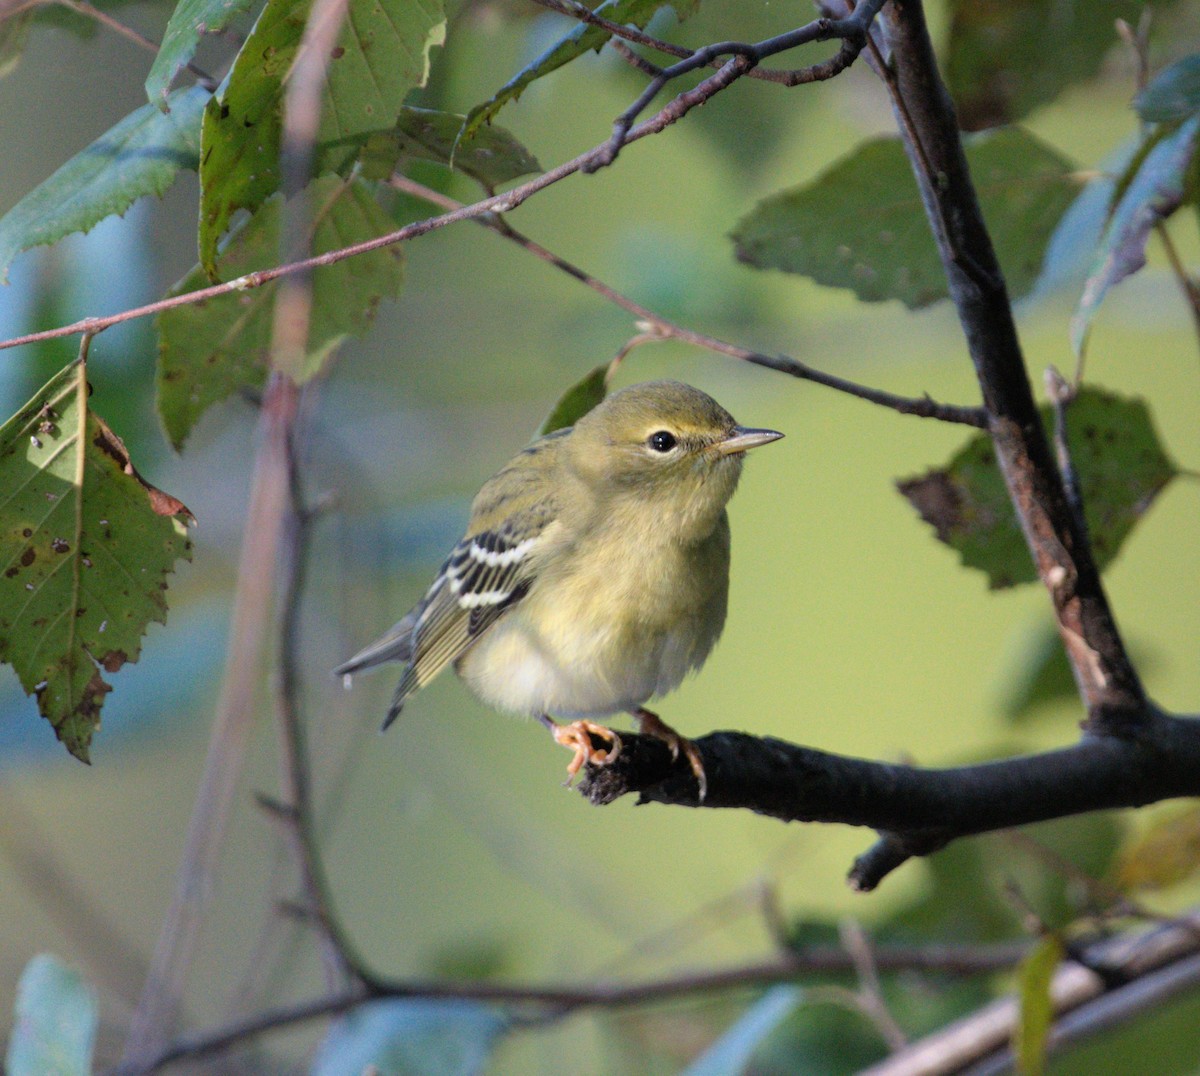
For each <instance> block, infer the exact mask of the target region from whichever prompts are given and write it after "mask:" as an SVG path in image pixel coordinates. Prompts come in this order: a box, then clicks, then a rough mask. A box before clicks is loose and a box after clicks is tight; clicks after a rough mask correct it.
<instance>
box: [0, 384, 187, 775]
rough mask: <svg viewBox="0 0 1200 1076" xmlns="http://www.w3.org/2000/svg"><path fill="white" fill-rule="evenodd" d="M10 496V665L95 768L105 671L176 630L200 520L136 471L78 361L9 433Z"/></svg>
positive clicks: (0, 541) (0, 519)
mask: <svg viewBox="0 0 1200 1076" xmlns="http://www.w3.org/2000/svg"><path fill="white" fill-rule="evenodd" d="M0 490H3V491H5V492H4V493H3V494H0V660H2V661H6V662H8V663H9V664H10V665H12V666H13V668H14V669H15V670H16V672H17V676H18V677H19V679H20V681H21V686H22V687H23V688H24V689H25V692H26V694H31V695H36V696H37V700H38V709H39V710H40V712H41V714H42V716H43V717H45V718H46V720H48V721H49V722H50V724H51V725H53V726H54V731H55V733H56V734H57V736H58V738H59V739H60V740H61V741H62V742H63V744H64V745H65V746H66V748H67V750H68V751H70V752H71V754H73V755H75V756H76V757H77V758H79V759H82V760H83V761H85V762H86V761H87V759H88V745H89V744H90V742H91V738H92V733H93V732H94V731H95V729H96V728H97V727H98V726H99V724H100V708H101V706H102V705H103V702H104V696H105V694H107V693H108V692H109V691H110V690H112V689H111V687H110V685H109V684H108V683H107V682H106V681H105V679H104V677H103V676H102V675H101V670H103V671H105V672H109V673H114V672H116V671H117V670H118V669H119V668H120V667H121V666H122V665H124V664H125V663H126V662H127V661H136V660H137V658H138V654H139V653H140V652H141V640H142V636H143V635H144V634H145V632H146V628H147V627H148V626H149V624H150V622H151V621H158V622H159V623H164V622H165V621H166V616H167V602H166V597H165V591H166V589H167V583H166V577H167V575H168V574H169V573H170V572H171V571H173V569H174V566H175V562H176V561H177V560H178V559H179V558H181V557H183V558H185V559H189V558H190V556H191V543H190V542H189V541H188V537H187V524H188V522H190V521H191V513H190V512H188V510H187V509H186V508H185V507H184V506H183V505H182V504H181V503H180V502H179V501H177V500H176V499H175V498H174V497H171V496H169V495H168V494H166V493H163V492H162V490H159V489H156V488H155V487H154V486H152V485H150V484H149V483H148V482H146V481H145V480H144V479H143V478H142V477H141V476H140V475H139V474H138V473H137V470H136V469H135V468H134V466H133V463H132V462H131V461H130V459H129V454H128V453H127V452H126V451H125V446H124V444H122V442H121V439H120V438H119V437H117V435H116V434H115V433H113V432H112V430H110V429H109V428H108V426H107V425H106V424H105V422H104V420H103V419H101V418H100V417H99V416H98V415H97V414H96V413H95V412H93V411H92V410H91V408H90V407H89V404H88V385H87V378H86V372H85V368H84V366H83V364H82V363H81V362H79V361H76V362H74V363H72V364H71V365H69V366H67V367H66V368H65V369H63V370H62V371H60V372H59V373H58V374H57V375H56V376H55V377H53V378H52V379H51V380H50V381H49V382H48V383H47V384H46V385H45V386H43V387H42V389H41V390H40V391H39V392H38V393H37V395H35V396H34V398H33V399H32V400H30V401H29V403H28V404H26V405H25V407H24V408H22V409H21V410H20V411H19V412H18V413H17V414H16V415H15V416H13V418H11V419H9V421H8V422H6V423H5V424H4V426H3V427H0Z"/></svg>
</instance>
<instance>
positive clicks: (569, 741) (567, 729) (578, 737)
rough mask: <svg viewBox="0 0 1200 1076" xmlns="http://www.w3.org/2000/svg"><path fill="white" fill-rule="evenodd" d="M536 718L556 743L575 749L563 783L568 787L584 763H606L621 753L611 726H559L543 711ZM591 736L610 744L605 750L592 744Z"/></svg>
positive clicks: (575, 723) (590, 723)
mask: <svg viewBox="0 0 1200 1076" xmlns="http://www.w3.org/2000/svg"><path fill="white" fill-rule="evenodd" d="M539 720H540V721H541V723H542V724H543V725H545V726H546V728H548V729H549V730H550V735H551V736H553V737H554V742H555V743H559V744H562V746H563V747H569V748H570V749H571V750H572V751H574V752H575V757H574V758H573V759H571V761H570V763H569V764H568V765H567V779H566V781H565V782H564V784H565V786H566V787H567V788H570V787H571V782H572V781H573V780H574V779H575V775H576V774H577V773H578V772H579V771H580V770H581V769H583V766H584V763H589V764H591V765H593V766H608V765H610V764H611V763H613V762H616V760H617V757H618V756H619V755H620V754H621V737H620V736H618V735H617V734H616V733H615V732H613V730H612V729H610V728H605V727H604V726H603V725H597V724H596V723H595V722H594V721H572V722H571V723H570V724H569V725H560V724H559V723H558V722H557V721H555V720H554V719H553V718H552V717H549V716H548V715H546V714H542V715H541V716H540V717H539ZM593 736H598V737H599V738H600V739H602V740H607V741H608V742H609V744H610V745H611V746H609V747H608V748H607V749H605V748H599V747H596V746H594V745H593V744H592V737H593Z"/></svg>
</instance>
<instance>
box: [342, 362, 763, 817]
mask: <svg viewBox="0 0 1200 1076" xmlns="http://www.w3.org/2000/svg"><path fill="white" fill-rule="evenodd" d="M782 436H783V434H781V433H779V432H777V431H775V430H762V429H747V428H746V427H744V426H739V425H738V424H737V423H736V422H734V420H733V417H732V416H731V415H730V414H729V412H728V411H726V410H725V409H724V408H723V407H721V405H720V404H718V403H717V402H716V400H714V399H712V397H710V396H708V395H706V394H705V393H703V392H701V391H700V390H699V389H695V388H692V387H691V386H690V385H685V384H682V383H681V382H679V381H649V382H645V383H644V384H640V385H633V386H631V387H630V388H627V389H623V390H622V391H620V392H616V393H614V394H613V395H611V396H609V397H608V398H607V399H605V400H604V401H603V402H601V403H600V404H598V405H597V406H596V407H595V408H594V409H593V410H591V411H590V412H588V413H587V414H586V415H584V416H583V417H582V418H581V419H580V420H579V421H578V422H577V423H576V424H575V425H574V426H573V427H571V428H569V429H564V430H558V431H556V432H554V433H551V434H549V435H547V436H545V437H542V438H540V439H539V440H537V441H534V442H533V444H531V445H530V446H529V447H528V448H526V449H524V450H523V451H522V452H521V453H519V454H518V455H517V456H516V457H514V458H513V459H512V460H510V461H509V463H508V464H507V465H506V466H505V467H504V468H502V469H501V470H500V471H499V472H498V473H497V474H496V475H494V476H493V477H492V478H490V479H489V480H488V481H487V482H486V483H485V484H484V486H483V488H482V489H481V490H480V491H479V494H478V496H476V498H475V501H474V503H473V504H472V505H471V520H470V523H469V524H468V526H467V531H466V534H465V535H464V536H463V538H462V540H461V541H460V542H459V543H458V544H457V545H456V546H455V547H454V549H453V550H452V551H451V553H450V556H449V557H447V558H446V562H445V563H444V564H443V565H442V568H441V571H439V572H438V575H437V578H436V579H434V581H433V583H432V585H431V586H430V587H429V589H428V591H426V593H425V596H424V597H423V598H422V599H421V600H420V601H419V602H418V603H417V604H416V606H415V607H414V608H413V609H412V611H411V612H410V613H409V614H408V615H407V616H406V617H404V619H403V620H401V621H400V622H399V623H398V624H396V625H395V626H394V627H393V628H392V629H391V630H390V631H389V632H388V633H387V634H386V635H384V636H383V637H382V638H380V639H379V640H377V641H376V642H374V643H372V644H371V645H370V646H368V647H367V648H366V649H365V650H363V651H362V652H361V653H358V654H356V655H355V656H354V657H352V658H351V659H350V660H349V661H347V662H345V663H344V664H343V665H341V666H339V667H338V668H337V669H336V670H335V672H336V673H338V674H339V675H343V676H347V675H349V674H350V673H353V672H356V671H357V670H359V669H365V668H368V667H370V666H372V665H378V664H380V663H382V662H385V661H399V662H403V663H404V665H405V669H404V673H403V675H402V676H401V678H400V685H399V686H398V687H397V688H396V694H395V696H394V697H393V699H392V704H391V707H390V709H389V710H388V713H387V718H386V719H385V721H384V725H383V727H384V728H387V726H388V725H390V724H391V723H392V722H393V721H394V720H395V719H396V717H397V715H399V713H400V710H401V708H402V707H403V706H404V704H405V702H407V701H408V698H409V696H410V695H412V694H413V693H414V692H415V691H417V689H418V688H421V687H423V686H424V685H425V684H427V683H428V682H429V681H430V680H432V679H433V677H435V676H436V675H437V674H438V673H439V672H441V670H442V669H443V668H445V667H446V666H447V665H449V664H450V663H452V662H453V664H454V668H455V671H456V672H457V673H458V675H459V676H460V677H462V679H463V680H464V681H466V684H467V686H468V687H469V688H470V689H471V691H472V692H474V694H475V695H477V696H478V697H479V698H480V699H481V700H482V701H483V702H485V703H487V704H488V705H489V706H492V707H494V708H495V709H497V710H504V711H509V712H511V713H517V714H529V715H532V716H533V717H536V718H538V719H539V720H541V721H542V723H543V724H545V725H546V726H547V727H548V728H549V729H550V730H551V732H552V733H553V735H554V738H555V740H556V741H558V742H559V743H561V744H563V745H565V746H568V747H571V748H573V749H574V750H575V757H574V759H573V760H572V762H571V764H570V766H568V767H567V770H568V773H569V775H570V776H572V777H573V776H574V775H575V773H577V772H578V770H579V768H580V767H581V766H582V765H583V764H584V762H585V761H586V762H591V763H593V764H604V763H609V762H612V761H613V760H614V759H615V758H616V757H617V755H618V754H619V752H620V749H621V741H620V738H619V737H618V736H617V734H616V733H615V732H613V731H612V730H610V729H607V728H605V727H604V726H601V725H596V724H594V723H593V721H592V719H594V718H600V717H605V716H608V715H611V714H616V713H620V712H628V713H630V714H632V715H633V716H634V717H635V718H637V720H638V723H639V727H640V728H641V730H642V732H643V733H646V734H649V735H653V736H657V737H659V738H661V739H664V740H665V741H666V742H667V743H668V744H669V746H670V747H671V750H672V753H673V754H676V755H677V754H678V752H679V751H680V750H681V749H682V750H683V751H684V752H685V754H686V756H687V758H688V759H689V761H690V762H691V765H692V769H693V771H694V772H695V774H696V778H697V781H698V783H699V786H700V796H701V798H703V796H704V792H705V788H706V782H705V779H704V768H703V765H702V764H701V761H700V756H699V753H698V752H697V751H696V749H695V747H694V746H693V745H692V744H691V743H690V742H689V741H687V740H685V739H684V738H683V737H681V736H679V735H678V734H677V733H675V732H674V730H672V729H670V728H669V727H668V726H667V725H666V724H665V723H663V722H662V721H661V720H659V718H658V717H657V715H655V714H653V713H651V712H650V711H649V710H647V709H645V708H644V705H643V704H644V703H645V702H646V701H647V700H648V699H649V698H650V697H651V696H654V695H664V694H666V693H667V692H669V691H672V690H674V689H675V688H676V687H678V686H679V684H680V682H681V681H682V680H683V678H684V676H686V675H687V673H688V672H690V671H691V670H693V669H697V668H699V667H700V666H701V665H702V664H703V663H704V660H705V659H706V658H707V657H708V654H709V652H710V651H711V650H712V648H713V644H714V643H716V641H717V638H718V636H720V634H721V629H722V627H723V626H724V624H725V610H726V604H727V597H728V593H729V518H728V516H727V514H726V511H725V506H726V505H727V504H728V503H729V499H730V497H732V496H733V492H734V489H735V488H736V487H737V482H738V477H739V476H740V475H741V472H742V461H743V454H744V453H745V452H746V450H747V449H751V448H755V447H757V446H758V445H765V444H768V443H769V442H771V441H775V440H777V439H778V438H780V437H782ZM552 714H554V715H557V716H559V717H566V718H572V719H575V720H574V721H573V722H572V723H571V724H569V725H566V726H561V725H559V724H558V723H557V722H555V721H554V720H553V719H552V717H551V716H550V715H552ZM593 734H594V735H595V736H597V737H598V738H599V739H601V740H603V741H606V742H607V743H608V745H609V746H608V747H607V748H605V749H597V748H596V747H595V746H594V745H593V741H592V735H593ZM569 779H570V778H568V780H569Z"/></svg>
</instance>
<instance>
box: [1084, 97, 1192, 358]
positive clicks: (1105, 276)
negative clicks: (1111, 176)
mask: <svg viewBox="0 0 1200 1076" xmlns="http://www.w3.org/2000/svg"><path fill="white" fill-rule="evenodd" d="M1198 135H1200V116H1193V117H1192V118H1191V119H1189V120H1187V121H1186V122H1184V123H1183V124H1181V125H1180V126H1179V128H1178V129H1177V130H1176V131H1174V132H1173V133H1171V134H1169V135H1163V134H1162V132H1161V131H1154V132H1151V133H1150V134H1149V135H1148V136H1147V137H1148V139H1150V140H1152V141H1153V143H1154V144H1153V146H1152V148H1151V149H1150V150H1149V152H1147V153H1145V154H1137V155H1135V156H1134V159H1133V161H1132V162H1131V163H1130V166H1129V169H1128V170H1127V171H1126V173H1125V174H1124V175H1123V176H1121V177H1120V178H1119V179H1118V182H1117V192H1118V201H1117V203H1116V205H1115V206H1114V207H1113V211H1112V215H1111V217H1110V218H1109V222H1108V227H1107V228H1106V229H1105V231H1104V236H1103V238H1102V239H1101V241H1100V247H1099V249H1098V251H1097V252H1096V257H1095V260H1094V262H1093V264H1092V271H1091V274H1090V275H1089V276H1088V279H1087V283H1085V284H1084V286H1083V294H1082V295H1081V296H1080V298H1079V305H1078V306H1077V307H1076V309H1075V314H1074V316H1073V317H1072V318H1071V346H1072V347H1073V348H1074V349H1075V354H1076V355H1079V354H1080V353H1081V352H1082V351H1083V348H1084V346H1085V345H1086V343H1087V336H1088V331H1089V329H1090V328H1091V324H1092V320H1093V318H1094V317H1095V316H1096V311H1097V310H1099V308H1100V304H1101V303H1102V302H1103V301H1104V297H1105V296H1106V295H1107V294H1108V291H1109V289H1110V288H1112V287H1113V286H1114V285H1116V284H1119V283H1120V282H1121V281H1122V280H1124V279H1125V278H1126V277H1128V276H1130V275H1131V274H1133V273H1136V272H1137V271H1138V270H1139V269H1141V267H1142V266H1143V265H1145V264H1146V242H1147V240H1148V239H1149V237H1150V232H1151V231H1152V230H1153V229H1154V227H1155V226H1156V225H1157V224H1158V223H1159V222H1160V221H1163V220H1166V218H1167V217H1169V216H1170V215H1171V214H1172V213H1174V212H1175V210H1176V209H1178V208H1179V206H1180V205H1181V204H1182V202H1183V198H1184V192H1185V190H1186V187H1187V174H1188V169H1189V167H1190V166H1191V164H1192V161H1193V158H1194V157H1195V155H1196V146H1197V138H1198Z"/></svg>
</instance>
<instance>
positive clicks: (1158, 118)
mask: <svg viewBox="0 0 1200 1076" xmlns="http://www.w3.org/2000/svg"><path fill="white" fill-rule="evenodd" d="M1133 107H1134V108H1135V109H1136V110H1137V114H1138V115H1139V116H1141V118H1142V120H1143V121H1144V122H1146V123H1174V122H1177V121H1179V120H1186V119H1187V118H1188V117H1189V116H1194V115H1195V114H1196V113H1197V112H1200V53H1195V52H1194V53H1192V55H1191V56H1185V57H1184V58H1183V59H1182V60H1176V61H1175V63H1173V64H1171V66H1170V67H1168V68H1166V69H1165V70H1163V71H1160V72H1159V73H1158V75H1157V76H1155V78H1154V80H1153V81H1152V82H1151V83H1150V85H1149V86H1147V87H1146V88H1145V89H1144V90H1142V92H1141V93H1139V94H1138V95H1137V97H1135V98H1134V99H1133Z"/></svg>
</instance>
